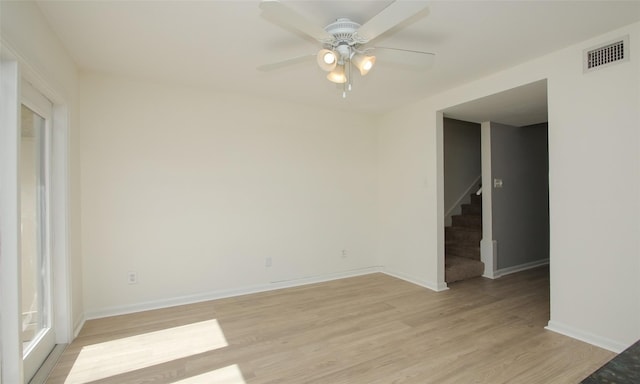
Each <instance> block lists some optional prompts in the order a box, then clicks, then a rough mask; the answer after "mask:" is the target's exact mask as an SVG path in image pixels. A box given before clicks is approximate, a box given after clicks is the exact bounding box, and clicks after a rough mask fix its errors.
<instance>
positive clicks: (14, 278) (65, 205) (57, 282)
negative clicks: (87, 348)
mask: <svg viewBox="0 0 640 384" xmlns="http://www.w3.org/2000/svg"><path fill="white" fill-rule="evenodd" d="M0 53H1V56H0V71H2V76H0V100H1V102H0V156H1V157H0V185H1V186H2V187H1V190H2V193H1V194H0V238H2V241H1V242H0V255H1V257H0V309H1V312H2V316H1V317H0V335H1V336H2V344H1V345H0V359H1V360H2V364H0V366H1V367H2V368H1V371H0V378H1V380H0V381H2V382H7V383H23V382H24V380H25V377H24V366H23V360H22V357H23V356H22V341H21V337H20V330H21V313H22V310H21V289H20V278H19V276H20V258H19V255H20V229H19V228H20V227H19V223H20V216H19V215H20V206H19V202H20V198H19V179H18V177H19V173H18V166H19V157H18V156H19V145H20V140H19V139H20V105H21V102H22V95H21V81H26V82H28V83H30V84H31V85H32V86H33V87H34V88H35V89H37V90H38V91H39V92H40V93H42V95H44V96H45V97H46V98H47V99H49V100H50V101H51V103H52V105H53V111H52V137H51V139H52V140H51V147H52V158H51V162H52V164H51V171H50V172H51V179H52V180H53V182H52V184H51V191H50V193H51V195H50V202H51V206H50V209H51V218H52V219H51V235H52V242H51V261H52V264H51V273H52V275H53V288H52V289H53V296H52V305H53V307H54V308H55V310H54V319H53V323H54V327H55V333H56V344H67V343H70V342H71V340H72V339H73V321H72V318H73V317H72V312H71V273H70V262H69V217H70V215H69V207H70V205H69V201H70V200H69V189H70V180H69V150H70V145H69V138H70V135H69V132H70V131H69V120H70V119H69V107H68V105H69V100H67V99H66V98H65V97H64V96H63V94H64V93H63V92H60V91H59V90H58V89H57V88H56V87H55V86H53V85H52V83H51V82H49V81H48V80H47V79H46V77H44V76H42V75H41V74H40V73H39V72H38V71H36V70H35V69H34V68H33V67H32V66H30V65H29V63H28V62H27V61H26V60H24V58H22V57H21V56H20V55H18V54H17V53H16V51H15V50H13V49H12V48H10V46H9V45H8V44H7V43H6V41H4V40H3V41H2V50H1V52H0Z"/></svg>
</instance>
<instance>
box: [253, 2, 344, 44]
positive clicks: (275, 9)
mask: <svg viewBox="0 0 640 384" xmlns="http://www.w3.org/2000/svg"><path fill="white" fill-rule="evenodd" d="M260 9H261V10H262V14H263V15H264V16H265V17H266V18H268V19H270V20H271V21H275V22H277V23H278V24H282V25H283V26H287V27H290V28H293V29H295V30H298V31H300V32H302V33H304V34H306V35H308V36H311V37H313V38H314V39H316V40H318V41H320V42H325V41H331V40H332V39H333V36H331V35H330V34H329V33H327V31H325V30H324V28H322V27H320V26H318V25H316V24H315V23H313V22H312V21H311V20H309V19H307V18H306V17H304V16H302V15H300V14H299V13H298V12H296V11H294V10H293V9H291V8H289V7H287V6H286V5H284V4H282V3H281V2H280V1H278V0H262V1H261V2H260Z"/></svg>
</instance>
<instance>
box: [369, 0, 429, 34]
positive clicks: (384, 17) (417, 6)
mask: <svg viewBox="0 0 640 384" xmlns="http://www.w3.org/2000/svg"><path fill="white" fill-rule="evenodd" d="M421 12H425V15H426V14H427V12H428V7H427V3H426V2H424V1H397V0H396V1H394V2H393V3H391V4H389V5H388V6H387V7H386V8H385V9H383V10H382V11H381V12H380V13H378V14H377V15H375V16H374V17H372V18H371V19H370V20H369V21H367V22H366V23H364V24H363V25H362V26H361V27H360V28H359V29H358V32H357V33H358V37H360V38H363V39H365V40H366V41H371V40H373V39H375V38H376V37H378V36H380V35H382V34H383V33H385V32H387V31H388V30H390V29H391V28H393V27H395V26H397V25H399V24H401V23H402V22H404V21H407V20H408V19H410V18H411V17H413V16H416V15H418V14H419V13H421Z"/></svg>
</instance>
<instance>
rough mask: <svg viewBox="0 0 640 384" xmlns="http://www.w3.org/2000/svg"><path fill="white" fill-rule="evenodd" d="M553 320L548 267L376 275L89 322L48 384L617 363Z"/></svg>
mask: <svg viewBox="0 0 640 384" xmlns="http://www.w3.org/2000/svg"><path fill="white" fill-rule="evenodd" d="M548 319H549V278H548V269H546V268H538V269H535V270H530V271H526V272H522V273H518V274H514V275H509V276H506V277H503V278H501V279H497V280H489V279H484V278H476V279H472V280H467V281H463V282H458V283H454V284H451V285H450V290H448V291H445V292H432V291H429V290H426V289H424V288H421V287H419V286H416V285H413V284H410V283H408V282H405V281H402V280H399V279H396V278H393V277H390V276H387V275H384V274H371V275H366V276H359V277H354V278H348V279H342V280H335V281H330V282H326V283H319V284H312V285H307V286H302V287H296V288H288V289H282V290H277V291H271V292H263V293H257V294H252V295H246V296H240V297H234V298H226V299H220V300H214V301H209V302H204V303H197V304H191V305H185V306H180V307H173V308H166V309H159V310H154V311H148V312H142V313H137V314H131V315H123V316H115V317H110V318H104V319H98V320H91V321H88V322H87V323H86V325H85V327H84V328H83V329H82V331H81V333H80V335H79V336H78V338H77V339H76V340H75V341H74V342H73V343H72V344H71V345H70V346H69V347H67V349H66V350H65V352H64V353H63V355H62V357H61V358H60V360H59V362H58V364H57V365H56V367H55V368H54V370H53V372H52V374H51V375H50V377H49V379H48V381H47V383H50V384H61V383H66V384H78V383H89V382H90V383H93V384H97V383H102V384H109V383H118V384H125V383H129V384H141V383H152V384H168V383H179V384H183V383H184V384H187V383H197V382H203V383H208V382H225V383H238V384H249V383H251V384H270V383H296V384H297V383H318V384H320V383H331V384H337V383H367V384H388V383H407V384H409V383H421V384H424V383H492V384H495V383H527V384H529V383H578V382H580V380H582V379H583V378H584V377H586V376H587V375H588V374H590V373H591V372H592V371H594V370H595V369H597V368H598V367H600V366H601V365H602V364H604V363H605V362H606V361H608V360H609V359H610V358H612V357H613V356H614V354H613V353H612V352H609V351H606V350H602V349H599V348H596V347H594V346H591V345H589V344H586V343H583V342H580V341H577V340H574V339H571V338H568V337H565V336H562V335H559V334H555V333H553V332H550V331H547V330H545V329H544V326H546V324H547V321H548ZM199 326H203V327H204V326H207V327H214V326H215V327H218V328H219V331H218V333H220V336H216V334H215V330H212V329H209V328H207V332H208V333H206V334H209V336H208V339H215V338H216V337H218V339H219V340H218V343H219V345H213V344H212V346H211V348H207V345H208V344H207V340H202V339H201V338H200V339H199V337H200V336H199V335H202V334H205V333H200V332H199V331H198V328H194V327H199ZM187 331H188V332H187ZM176 335H182V336H180V337H179V338H176ZM156 337H159V338H168V339H165V340H160V341H159V340H156V339H155V338H156ZM167 340H170V342H167ZM165 349H166V350H165ZM216 380H219V381H216Z"/></svg>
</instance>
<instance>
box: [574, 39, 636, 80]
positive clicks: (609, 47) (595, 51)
mask: <svg viewBox="0 0 640 384" xmlns="http://www.w3.org/2000/svg"><path fill="white" fill-rule="evenodd" d="M583 60H584V65H583V69H584V71H585V72H589V71H593V70H595V69H600V68H602V67H605V66H609V65H611V64H616V63H619V62H622V61H627V60H629V36H625V37H622V38H620V39H616V40H614V41H610V42H608V43H606V44H603V45H599V46H597V47H593V48H590V49H585V50H584V58H583Z"/></svg>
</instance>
